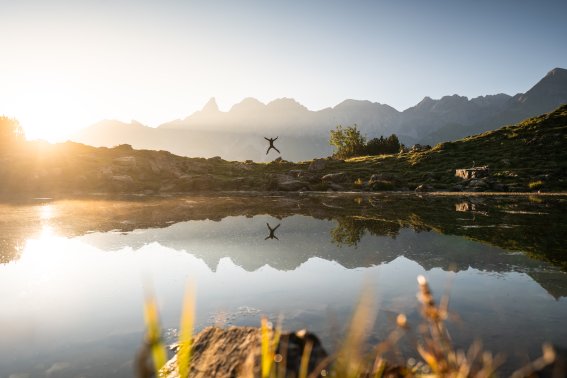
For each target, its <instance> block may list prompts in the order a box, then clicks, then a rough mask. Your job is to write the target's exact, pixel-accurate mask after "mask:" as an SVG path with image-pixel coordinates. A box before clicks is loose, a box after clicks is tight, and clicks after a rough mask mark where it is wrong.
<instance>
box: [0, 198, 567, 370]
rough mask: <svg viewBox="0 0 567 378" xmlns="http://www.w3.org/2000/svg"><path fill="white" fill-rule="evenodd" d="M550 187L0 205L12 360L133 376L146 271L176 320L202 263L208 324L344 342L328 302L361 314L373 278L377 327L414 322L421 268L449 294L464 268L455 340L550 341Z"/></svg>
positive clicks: (557, 255)
mask: <svg viewBox="0 0 567 378" xmlns="http://www.w3.org/2000/svg"><path fill="white" fill-rule="evenodd" d="M537 199H538V201H534V200H533V199H532V200H528V199H526V198H525V197H524V198H508V197H504V198H496V199H492V198H454V197H449V198H443V197H423V198H419V197H416V196H371V197H364V196H354V197H353V196H350V197H349V196H293V197H244V196H243V197H221V198H219V197H205V196H203V197H181V198H156V199H151V200H147V199H138V198H133V199H119V200H116V199H86V200H66V201H50V202H45V201H42V202H39V203H19V204H4V205H0V210H1V211H2V214H3V218H2V219H0V235H1V238H2V250H1V251H2V254H3V255H2V256H4V259H5V260H4V262H5V264H2V265H0V308H2V309H3V310H2V312H1V313H0V324H2V325H3V327H2V336H3V340H2V342H0V353H2V355H3V356H4V357H5V359H4V361H0V371H8V372H13V373H19V372H25V373H29V372H30V371H32V373H34V374H35V373H37V372H36V371H35V370H33V369H36V368H35V367H34V368H30V366H29V364H28V363H27V361H31V360H33V361H34V362H37V364H36V365H34V366H41V369H40V368H37V369H40V370H41V372H45V371H47V370H49V369H50V368H51V367H52V366H57V367H64V368H63V370H62V371H63V372H62V373H61V374H60V375H61V376H79V375H89V374H88V372H87V371H86V370H85V366H91V367H92V366H98V367H97V369H98V370H96V371H95V372H93V371H91V372H90V374H91V375H96V376H124V375H129V371H130V370H128V369H129V365H128V361H130V360H131V358H132V357H133V355H134V353H135V350H136V348H137V347H138V345H139V342H140V340H141V330H142V329H143V322H142V319H141V318H142V313H141V300H142V288H141V282H142V279H141V278H142V277H143V276H145V275H149V276H151V277H152V278H153V280H154V283H155V286H156V294H157V298H158V300H159V301H160V309H161V310H162V311H163V320H164V324H163V325H164V327H166V328H169V327H177V324H178V319H179V314H180V311H181V309H180V306H181V298H182V293H183V290H184V285H185V282H186V280H187V278H189V277H190V278H192V279H194V280H195V281H196V282H197V285H198V293H197V308H198V311H199V314H198V325H199V326H200V327H202V326H204V325H206V324H210V323H211V322H218V319H219V316H218V315H219V314H222V318H223V319H225V321H227V322H230V323H232V324H248V325H257V324H258V317H259V315H260V314H268V315H273V316H276V315H277V314H279V313H282V314H284V316H285V319H286V326H287V327H289V328H302V327H307V328H309V329H311V330H313V331H315V332H317V333H318V334H320V335H321V336H322V338H323V340H324V343H325V345H326V346H327V347H329V348H330V349H331V348H332V343H331V339H332V337H331V335H330V333H329V331H328V329H329V328H330V327H329V319H330V318H332V317H331V316H329V313H331V312H332V313H333V314H334V316H335V317H336V318H337V319H338V322H339V324H341V323H345V322H347V321H348V317H349V316H350V313H351V309H352V305H353V304H354V303H355V302H356V298H357V296H358V294H359V293H360V290H361V288H362V285H363V282H364V280H365V279H366V278H368V277H370V278H372V282H373V283H374V287H375V288H376V291H377V297H379V300H380V303H381V309H382V310H381V312H380V315H379V316H380V318H379V321H378V322H377V327H376V329H375V330H373V333H372V335H371V340H372V341H377V340H380V339H381V337H383V336H384V335H385V334H387V331H388V327H390V326H392V325H393V324H395V322H394V319H395V314H396V313H398V312H404V313H406V314H407V315H408V318H409V319H410V321H411V322H414V324H415V322H416V319H417V318H418V311H417V309H416V308H415V290H416V287H415V277H416V276H417V275H418V274H427V276H428V278H429V279H430V281H431V283H432V285H433V287H434V290H435V292H436V293H438V294H441V293H442V292H443V289H444V287H445V284H446V282H447V280H448V277H449V276H454V279H453V285H452V296H451V309H452V310H454V311H455V312H456V313H458V314H460V315H461V316H462V318H463V324H465V325H466V326H465V327H462V328H463V329H461V332H460V333H459V332H456V333H455V342H456V343H458V344H459V345H463V346H466V345H467V343H469V342H470V341H471V340H472V337H475V336H480V337H481V338H482V339H483V340H484V341H485V344H486V345H487V347H488V348H489V349H491V350H494V351H515V349H518V350H520V351H524V352H525V351H526V350H529V351H534V350H535V352H537V351H538V349H539V343H540V342H541V341H544V340H550V341H553V342H556V343H560V342H561V340H567V329H566V328H565V327H564V325H565V321H564V319H565V315H566V314H567V277H566V273H565V260H564V259H565V258H564V257H562V256H565V248H566V247H565V245H564V243H563V242H564V238H563V236H562V235H564V234H565V231H567V228H566V227H565V221H564V220H563V218H564V216H563V214H564V212H565V210H567V208H566V207H567V205H566V202H565V199H564V198H562V197H554V198H541V199H540V198H537ZM462 203H469V204H471V206H469V205H467V206H457V205H458V204H462ZM472 204H474V206H472ZM465 207H468V208H469V209H468V210H467V209H465ZM459 209H461V210H466V211H459ZM284 222H285V227H280V225H283V223H284ZM272 225H276V226H274V227H272ZM266 226H267V227H268V230H267V231H268V233H269V235H268V237H266ZM276 230H277V232H276ZM270 236H273V238H270ZM272 239H276V240H280V239H281V240H285V243H275V242H272ZM14 251H15V252H14ZM533 257H536V258H533ZM454 272H456V274H454ZM534 324H538V327H534V326H533V325H534ZM47 351H49V352H47ZM522 353H523V352H522ZM89 355H90V356H91V357H89ZM105 356H106V357H105ZM110 356H112V357H110ZM97 359H98V360H97ZM95 360H96V361H95ZM111 360H112V361H111ZM93 361H95V362H93ZM56 364H59V365H56ZM105 366H106V367H109V368H108V369H110V366H112V369H110V370H101V369H105ZM26 369H27V370H26ZM29 369H32V370H29ZM73 369H75V370H73ZM37 374H39V375H41V373H37Z"/></svg>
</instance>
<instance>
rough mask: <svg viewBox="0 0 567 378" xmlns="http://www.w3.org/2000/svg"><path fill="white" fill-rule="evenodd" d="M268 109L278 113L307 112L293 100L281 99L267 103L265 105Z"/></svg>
mask: <svg viewBox="0 0 567 378" xmlns="http://www.w3.org/2000/svg"><path fill="white" fill-rule="evenodd" d="M266 106H267V107H268V108H269V109H274V110H278V111H298V110H299V111H307V110H308V109H307V108H306V107H305V106H303V105H301V104H300V103H299V102H297V101H296V100H295V99H293V98H289V97H282V98H278V99H275V100H273V101H271V102H269V103H268V104H267V105H266Z"/></svg>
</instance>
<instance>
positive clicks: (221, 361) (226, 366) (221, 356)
mask: <svg viewBox="0 0 567 378" xmlns="http://www.w3.org/2000/svg"><path fill="white" fill-rule="evenodd" d="M271 336H272V335H271ZM260 340H261V331H260V329H258V328H253V327H230V328H226V329H222V328H218V327H207V328H205V329H204V330H203V331H201V332H200V333H199V334H198V335H197V336H196V337H195V339H194V343H193V354H192V359H191V372H190V376H191V377H195V378H205V377H211V376H214V377H217V378H228V377H245V378H252V377H254V378H255V377H260V376H261V341H260ZM307 342H309V343H311V345H312V346H313V348H312V351H311V354H310V358H309V363H308V370H309V372H310V373H311V372H313V371H314V370H315V368H316V367H317V365H319V363H320V362H321V361H323V360H324V359H325V358H326V357H327V352H326V351H325V349H324V348H323V347H322V346H321V343H320V341H319V339H318V338H317V337H316V336H315V335H313V334H311V333H308V332H305V331H299V332H295V333H283V334H282V335H281V338H280V343H279V345H278V348H277V349H276V355H285V356H287V357H286V359H285V365H286V366H285V370H286V376H298V374H299V367H300V364H301V356H302V354H303V349H304V348H305V345H306V343H307ZM284 348H285V350H284ZM281 363H282V364H283V363H284V362H281ZM282 368H283V366H282ZM161 373H163V375H164V376H165V377H168V378H177V377H179V374H178V369H177V357H176V356H175V357H173V358H172V359H171V360H169V361H168V362H167V363H166V365H165V366H164V367H163V369H162V371H161Z"/></svg>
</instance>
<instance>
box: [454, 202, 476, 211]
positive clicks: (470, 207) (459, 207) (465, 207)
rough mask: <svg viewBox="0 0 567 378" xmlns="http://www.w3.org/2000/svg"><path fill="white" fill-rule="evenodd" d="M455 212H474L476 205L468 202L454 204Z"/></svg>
mask: <svg viewBox="0 0 567 378" xmlns="http://www.w3.org/2000/svg"><path fill="white" fill-rule="evenodd" d="M455 211H460V212H467V211H476V204H474V203H470V202H461V203H457V204H455Z"/></svg>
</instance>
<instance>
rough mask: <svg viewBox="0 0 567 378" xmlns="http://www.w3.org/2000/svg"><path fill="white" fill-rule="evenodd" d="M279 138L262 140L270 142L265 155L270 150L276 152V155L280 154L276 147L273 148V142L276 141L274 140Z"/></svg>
mask: <svg viewBox="0 0 567 378" xmlns="http://www.w3.org/2000/svg"><path fill="white" fill-rule="evenodd" d="M278 138H279V137H275V138H266V137H264V139H266V140H267V141H268V142H270V147H268V151H266V155H267V154H268V152H270V150H271V149H272V148H273V149H274V150H276V151H278V154H281V152H280V150H278V149H277V148H276V146H274V142H275V141H276V139H278Z"/></svg>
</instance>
